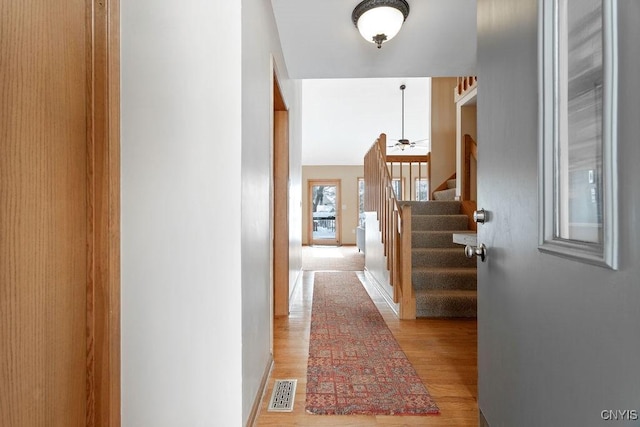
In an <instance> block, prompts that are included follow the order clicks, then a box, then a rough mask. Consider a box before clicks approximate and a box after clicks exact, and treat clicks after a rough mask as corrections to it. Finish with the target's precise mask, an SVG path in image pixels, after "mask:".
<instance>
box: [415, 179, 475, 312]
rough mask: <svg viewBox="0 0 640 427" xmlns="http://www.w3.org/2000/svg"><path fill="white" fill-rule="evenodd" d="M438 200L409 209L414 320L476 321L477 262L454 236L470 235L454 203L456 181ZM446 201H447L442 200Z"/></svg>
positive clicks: (440, 194)
mask: <svg viewBox="0 0 640 427" xmlns="http://www.w3.org/2000/svg"><path fill="white" fill-rule="evenodd" d="M447 185H448V187H449V189H447V190H443V191H438V192H436V193H435V197H436V199H437V200H431V201H428V202H403V203H406V204H410V205H411V231H412V232H411V247H412V248H411V260H412V274H411V280H412V284H413V289H414V295H415V297H416V316H417V317H476V312H477V309H476V299H477V297H476V287H477V268H476V267H477V260H476V259H475V258H473V259H469V258H467V257H466V256H465V254H464V248H463V246H461V245H458V244H455V243H453V233H469V232H470V231H469V229H468V223H469V219H468V217H467V216H466V215H463V214H461V213H460V210H461V203H460V202H459V201H456V200H454V197H455V186H456V181H455V180H449V181H448V182H447ZM443 198H444V199H448V200H443Z"/></svg>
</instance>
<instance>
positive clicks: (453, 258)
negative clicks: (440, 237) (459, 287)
mask: <svg viewBox="0 0 640 427" xmlns="http://www.w3.org/2000/svg"><path fill="white" fill-rule="evenodd" d="M458 246H459V247H458V248H413V249H411V262H412V264H411V265H412V266H413V268H417V267H470V268H471V267H475V266H476V265H477V262H476V259H475V258H467V257H466V256H465V254H464V248H463V247H462V246H461V245H458Z"/></svg>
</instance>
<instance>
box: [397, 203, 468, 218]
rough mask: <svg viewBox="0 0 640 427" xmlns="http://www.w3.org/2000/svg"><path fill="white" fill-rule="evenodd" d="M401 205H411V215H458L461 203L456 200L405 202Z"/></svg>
mask: <svg viewBox="0 0 640 427" xmlns="http://www.w3.org/2000/svg"><path fill="white" fill-rule="evenodd" d="M401 203H402V204H403V205H411V214H412V215H455V214H459V213H460V206H461V203H460V202H458V201H456V200H429V201H426V202H415V201H411V202H409V201H405V202H401Z"/></svg>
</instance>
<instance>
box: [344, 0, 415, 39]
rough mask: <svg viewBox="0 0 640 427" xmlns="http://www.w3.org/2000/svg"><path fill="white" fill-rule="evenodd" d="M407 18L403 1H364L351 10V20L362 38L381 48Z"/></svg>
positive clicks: (407, 7) (407, 8)
mask: <svg viewBox="0 0 640 427" xmlns="http://www.w3.org/2000/svg"><path fill="white" fill-rule="evenodd" d="M407 16H409V3H407V2H406V1H405V0H364V1H362V2H361V3H360V4H358V5H357V6H356V8H355V9H353V13H351V20H352V21H353V24H354V25H355V26H356V27H357V28H358V31H360V34H361V35H362V37H363V38H364V39H365V40H367V41H368V42H371V43H375V44H376V45H378V49H380V48H381V47H382V43H383V42H385V41H388V40H391V39H392V38H394V37H395V36H396V34H398V32H399V31H400V28H401V27H402V24H403V23H404V21H405V20H406V19H407Z"/></svg>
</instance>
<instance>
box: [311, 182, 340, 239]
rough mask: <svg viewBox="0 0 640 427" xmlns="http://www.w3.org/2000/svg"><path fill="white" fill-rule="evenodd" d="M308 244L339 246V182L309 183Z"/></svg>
mask: <svg viewBox="0 0 640 427" xmlns="http://www.w3.org/2000/svg"><path fill="white" fill-rule="evenodd" d="M308 200H309V210H308V211H309V243H310V244H311V245H325V246H326V245H330V246H340V243H341V238H340V237H341V236H340V206H341V204H340V180H310V181H309V198H308Z"/></svg>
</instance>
